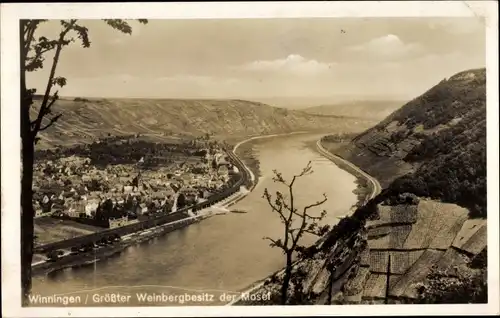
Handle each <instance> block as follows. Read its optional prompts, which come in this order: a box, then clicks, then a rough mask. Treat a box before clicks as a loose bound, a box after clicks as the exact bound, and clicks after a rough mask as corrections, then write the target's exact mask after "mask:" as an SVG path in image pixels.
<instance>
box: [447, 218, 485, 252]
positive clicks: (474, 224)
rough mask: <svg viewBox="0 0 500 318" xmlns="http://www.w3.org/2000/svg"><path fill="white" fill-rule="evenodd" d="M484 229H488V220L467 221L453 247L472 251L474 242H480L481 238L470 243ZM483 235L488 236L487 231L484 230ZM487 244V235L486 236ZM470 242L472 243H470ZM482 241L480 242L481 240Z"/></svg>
mask: <svg viewBox="0 0 500 318" xmlns="http://www.w3.org/2000/svg"><path fill="white" fill-rule="evenodd" d="M483 227H486V219H471V220H467V221H465V223H464V224H463V226H462V228H461V229H460V231H459V232H458V234H457V236H456V238H455V240H454V241H453V244H452V245H453V246H454V247H456V248H459V249H466V250H467V249H470V248H471V247H472V243H473V242H474V241H478V240H479V238H478V237H476V239H474V240H473V241H470V240H471V239H472V238H473V237H474V235H476V233H478V232H479V231H480V230H481V229H482V228H483ZM482 233H483V234H486V230H482ZM484 240H485V243H486V235H485V238H484ZM469 241H470V243H469ZM479 241H480V240H479Z"/></svg>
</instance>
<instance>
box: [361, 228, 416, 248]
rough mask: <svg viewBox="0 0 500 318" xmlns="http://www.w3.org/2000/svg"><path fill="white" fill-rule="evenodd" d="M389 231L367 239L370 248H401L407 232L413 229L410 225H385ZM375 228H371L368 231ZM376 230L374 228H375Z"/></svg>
mask: <svg viewBox="0 0 500 318" xmlns="http://www.w3.org/2000/svg"><path fill="white" fill-rule="evenodd" d="M386 228H389V230H390V231H389V233H388V234H387V235H384V236H382V237H379V238H375V239H370V240H368V246H369V247H370V249H392V248H403V244H404V243H405V241H406V239H407V237H408V235H409V233H410V232H411V231H413V229H412V226H411V225H396V226H390V227H389V226H387V227H386ZM372 230H375V229H371V230H370V232H371V231H372ZM375 231H376V230H375ZM370 232H369V234H368V235H370Z"/></svg>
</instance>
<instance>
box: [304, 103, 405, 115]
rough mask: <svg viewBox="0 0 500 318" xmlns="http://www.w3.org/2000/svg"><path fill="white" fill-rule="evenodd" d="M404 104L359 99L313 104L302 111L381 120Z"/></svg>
mask: <svg viewBox="0 0 500 318" xmlns="http://www.w3.org/2000/svg"><path fill="white" fill-rule="evenodd" d="M404 104H405V101H395V100H387V101H381V100H359V101H351V102H342V103H335V104H329V105H320V106H314V107H309V108H305V109H303V111H305V112H307V113H309V114H319V115H336V116H345V117H358V118H370V119H373V120H381V119H383V118H385V117H387V116H388V115H390V114H391V113H392V112H393V111H394V110H396V109H397V108H399V107H401V106H402V105H404Z"/></svg>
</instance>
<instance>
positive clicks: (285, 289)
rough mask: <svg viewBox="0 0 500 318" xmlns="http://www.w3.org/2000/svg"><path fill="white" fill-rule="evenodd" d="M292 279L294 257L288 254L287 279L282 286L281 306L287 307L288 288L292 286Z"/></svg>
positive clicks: (284, 279)
mask: <svg viewBox="0 0 500 318" xmlns="http://www.w3.org/2000/svg"><path fill="white" fill-rule="evenodd" d="M291 277H292V255H291V253H287V254H286V267H285V277H284V278H283V285H281V304H282V305H286V302H287V299H288V297H287V296H288V286H290V278H291Z"/></svg>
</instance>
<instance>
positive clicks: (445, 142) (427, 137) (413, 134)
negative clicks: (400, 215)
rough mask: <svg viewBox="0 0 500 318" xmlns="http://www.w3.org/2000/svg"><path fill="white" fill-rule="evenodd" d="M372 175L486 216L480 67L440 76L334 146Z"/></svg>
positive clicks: (392, 189) (397, 188) (395, 188)
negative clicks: (345, 142) (347, 141)
mask: <svg viewBox="0 0 500 318" xmlns="http://www.w3.org/2000/svg"><path fill="white" fill-rule="evenodd" d="M337 153H338V154H339V155H340V156H342V157H344V158H345V159H347V160H349V161H351V162H353V163H354V164H356V165H357V166H359V167H361V168H363V169H364V170H365V171H367V172H368V173H369V174H371V175H373V176H374V177H376V178H377V179H378V180H379V181H380V183H381V184H382V186H384V187H387V189H386V190H385V191H384V192H383V193H382V196H387V195H389V194H394V193H402V192H411V193H414V194H416V195H418V196H422V197H431V198H435V199H440V200H443V201H445V202H451V203H457V204H459V205H462V206H464V207H467V208H469V209H470V210H471V211H472V212H473V215H478V216H486V70H485V69H476V70H469V71H464V72H461V73H458V74H455V75H454V76H452V77H450V78H449V79H447V80H443V81H441V82H440V83H439V84H437V85H436V86H434V87H432V88H431V89H430V90H428V91H427V92H426V93H424V94H423V95H422V96H419V97H417V98H415V99H414V100H412V101H410V102H408V103H407V104H405V105H404V106H403V107H401V108H400V109H398V110H396V111H395V112H393V113H392V114H391V115H389V116H388V117H387V118H385V119H384V120H383V121H381V122H380V123H379V124H378V125H376V126H374V127H373V128H370V129H368V130H366V131H365V132H363V133H362V134H360V135H359V136H357V137H356V138H355V139H354V140H353V141H352V142H351V143H350V144H349V145H347V146H344V147H342V148H341V149H339V150H337Z"/></svg>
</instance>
